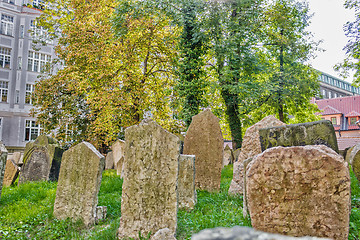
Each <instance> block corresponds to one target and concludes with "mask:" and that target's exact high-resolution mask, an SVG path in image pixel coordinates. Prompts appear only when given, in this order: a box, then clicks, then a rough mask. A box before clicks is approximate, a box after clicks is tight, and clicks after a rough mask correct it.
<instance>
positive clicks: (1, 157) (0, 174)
mask: <svg viewBox="0 0 360 240" xmlns="http://www.w3.org/2000/svg"><path fill="white" fill-rule="evenodd" d="M7 155H8V151H7V149H6V148H5V146H4V144H2V143H0V197H1V191H2V186H3V179H4V174H5V165H6V159H7Z"/></svg>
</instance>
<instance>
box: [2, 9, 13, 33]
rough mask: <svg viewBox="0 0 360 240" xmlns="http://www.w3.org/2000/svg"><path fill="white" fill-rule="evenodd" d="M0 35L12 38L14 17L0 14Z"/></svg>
mask: <svg viewBox="0 0 360 240" xmlns="http://www.w3.org/2000/svg"><path fill="white" fill-rule="evenodd" d="M0 33H1V34H3V35H6V36H11V37H13V36H14V17H13V16H10V15H7V14H4V13H2V14H1V27H0Z"/></svg>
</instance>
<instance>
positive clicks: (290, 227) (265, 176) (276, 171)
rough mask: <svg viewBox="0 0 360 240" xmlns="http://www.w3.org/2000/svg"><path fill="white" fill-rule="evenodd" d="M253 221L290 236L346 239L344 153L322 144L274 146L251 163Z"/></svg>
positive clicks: (258, 226) (347, 197) (347, 183)
mask: <svg viewBox="0 0 360 240" xmlns="http://www.w3.org/2000/svg"><path fill="white" fill-rule="evenodd" d="M246 191H247V202H248V208H249V212H250V217H251V223H252V226H253V227H254V228H256V229H258V230H261V231H266V232H272V233H284V234H286V235H290V236H306V235H308V236H316V237H328V238H333V239H336V240H345V239H348V233H349V215H350V176H349V171H348V168H347V164H346V163H345V161H344V159H343V158H342V157H341V156H340V155H339V154H337V153H336V152H335V151H333V150H332V149H331V148H328V147H326V146H323V145H312V146H296V147H274V148H270V149H268V150H266V151H265V152H263V153H261V154H259V155H257V156H256V157H255V158H254V159H253V161H251V162H250V163H249V165H248V166H247V172H246Z"/></svg>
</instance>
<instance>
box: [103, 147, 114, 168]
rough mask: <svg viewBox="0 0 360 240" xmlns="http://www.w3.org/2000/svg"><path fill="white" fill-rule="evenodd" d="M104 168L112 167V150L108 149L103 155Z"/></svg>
mask: <svg viewBox="0 0 360 240" xmlns="http://www.w3.org/2000/svg"><path fill="white" fill-rule="evenodd" d="M105 169H106V170H107V169H114V158H113V152H112V151H110V152H108V153H107V154H106V157H105Z"/></svg>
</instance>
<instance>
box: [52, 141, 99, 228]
mask: <svg viewBox="0 0 360 240" xmlns="http://www.w3.org/2000/svg"><path fill="white" fill-rule="evenodd" d="M104 166H105V158H104V156H103V155H101V154H100V153H99V152H98V151H97V150H96V149H95V147H94V146H93V145H92V144H90V143H88V142H82V143H79V144H77V145H76V146H74V147H72V148H70V149H69V150H67V151H65V152H64V154H63V160H62V164H61V169H60V175H59V181H58V185H57V190H56V198H55V204H54V216H55V217H56V218H58V219H66V218H71V219H73V220H74V221H76V220H82V221H83V223H84V224H85V225H86V226H91V225H93V224H94V223H95V219H96V216H97V214H96V212H97V211H96V210H97V203H98V193H99V190H100V184H101V177H102V171H103V169H104Z"/></svg>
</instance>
